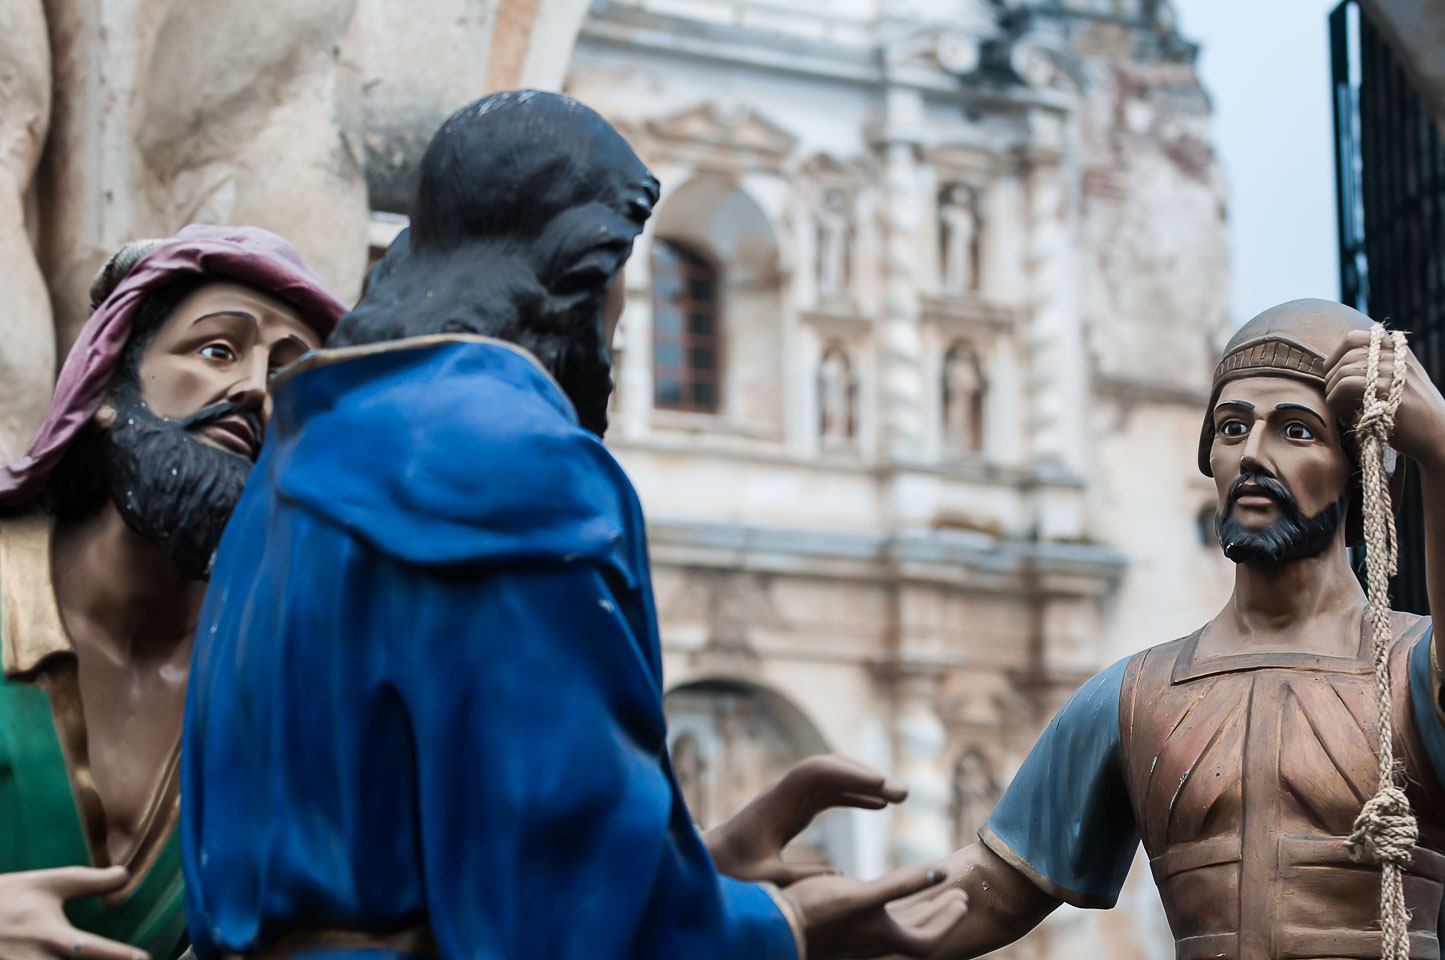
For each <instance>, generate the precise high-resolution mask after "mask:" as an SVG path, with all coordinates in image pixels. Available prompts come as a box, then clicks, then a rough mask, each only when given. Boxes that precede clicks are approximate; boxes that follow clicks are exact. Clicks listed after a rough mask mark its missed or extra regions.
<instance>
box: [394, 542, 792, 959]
mask: <svg viewBox="0 0 1445 960" xmlns="http://www.w3.org/2000/svg"><path fill="white" fill-rule="evenodd" d="M383 579H384V580H385V582H386V583H387V584H388V589H387V590H386V594H387V596H386V597H385V600H384V602H381V603H377V604H376V605H375V607H374V613H373V620H372V622H373V624H377V621H378V619H380V620H382V621H384V622H386V626H384V627H382V629H385V630H388V631H389V632H390V635H391V636H392V637H394V638H395V640H394V643H393V645H392V650H393V653H392V656H393V657H394V658H395V671H396V672H395V674H394V675H395V676H396V682H397V686H398V689H399V693H400V695H401V697H402V699H403V701H404V702H405V703H406V706H407V712H408V714H409V716H410V717H411V722H412V724H413V725H414V728H415V742H416V744H417V751H418V764H417V766H418V769H417V798H416V800H417V805H418V819H419V821H420V824H421V830H422V833H423V836H422V838H421V840H422V842H421V846H422V851H423V856H424V867H423V870H424V882H425V888H426V897H427V909H428V913H429V916H430V920H431V925H432V930H433V933H434V935H435V936H436V939H437V943H438V946H439V947H440V954H441V955H442V956H450V957H462V956H467V957H505V958H509V960H521V958H538V960H541V958H548V960H583V958H586V960H627V958H639V960H654V958H655V960H672V958H679V957H687V958H690V960H744V958H747V960H773V958H777V960H795V957H796V955H797V947H796V945H795V939H794V933H793V928H792V927H791V926H790V924H789V921H788V919H787V918H786V917H785V916H784V915H783V914H782V912H781V911H780V910H779V908H778V906H777V905H776V904H775V902H774V901H773V900H772V898H771V895H770V894H769V892H768V891H767V890H765V889H764V888H763V887H760V886H758V885H756V884H744V883H738V882H735V881H732V880H728V879H725V878H722V877H720V876H719V875H718V873H717V871H716V870H715V868H714V866H713V864H712V861H711V858H710V857H709V856H708V854H707V851H706V848H705V847H704V846H703V844H702V840H701V838H700V837H699V836H698V834H697V831H696V829H695V828H694V827H693V825H692V822H691V819H690V817H689V816H688V813H687V810H686V807H685V806H684V804H683V800H682V797H681V792H680V790H679V788H678V785H677V783H676V781H675V779H674V777H673V775H672V772H671V768H670V765H669V763H668V760H667V750H666V728H665V721H664V717H663V710H662V691H661V689H660V686H659V684H658V680H657V678H656V675H655V673H654V671H653V669H652V668H651V667H650V666H649V664H648V662H647V658H646V657H645V655H644V652H643V650H642V649H641V647H640V646H639V642H638V638H636V637H634V636H633V630H632V627H631V626H630V624H629V621H628V620H627V618H626V617H625V615H624V614H623V612H622V610H620V609H619V604H618V598H617V597H616V596H615V595H614V594H613V593H612V591H611V589H610V587H609V583H608V581H607V580H606V579H605V578H604V577H603V576H602V575H601V573H600V572H599V571H598V568H596V567H593V566H592V565H590V564H587V563H578V564H573V565H571V566H567V567H545V568H535V569H533V570H530V571H528V570H525V569H521V570H517V571H514V572H509V573H493V574H486V573H484V572H479V573H478V574H476V575H475V576H469V575H466V574H461V573H456V572H453V573H452V574H451V575H448V576H439V575H436V574H434V573H427V572H426V571H422V570H418V569H417V568H414V567H407V566H400V565H398V566H395V567H391V568H390V569H388V570H387V572H386V573H385V575H384V577H383Z"/></svg>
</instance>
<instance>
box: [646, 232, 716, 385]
mask: <svg viewBox="0 0 1445 960" xmlns="http://www.w3.org/2000/svg"><path fill="white" fill-rule="evenodd" d="M719 320H720V317H719V311H718V271H717V268H715V267H714V266H713V265H712V263H711V262H710V261H709V260H707V259H706V258H705V257H703V256H702V255H701V254H699V253H697V252H696V251H695V250H692V249H689V248H688V247H687V246H685V245H684V244H681V243H677V242H676V241H672V240H654V241H653V244H652V381H653V401H654V403H656V405H657V406H659V407H662V408H665V409H668V410H691V411H696V412H699V413H716V412H717V409H718V388H719V385H720V383H721V375H722V338H721V331H720V330H719V329H718V327H719Z"/></svg>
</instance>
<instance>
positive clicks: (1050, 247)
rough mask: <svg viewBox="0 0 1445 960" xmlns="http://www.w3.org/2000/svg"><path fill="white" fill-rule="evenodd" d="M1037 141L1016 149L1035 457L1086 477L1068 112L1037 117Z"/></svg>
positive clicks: (1080, 321) (1085, 363)
mask: <svg viewBox="0 0 1445 960" xmlns="http://www.w3.org/2000/svg"><path fill="white" fill-rule="evenodd" d="M1033 119H1034V121H1035V122H1034V123H1033V124H1032V126H1033V127H1034V134H1033V138H1032V142H1031V143H1030V145H1029V146H1028V147H1026V148H1024V149H1023V150H1022V151H1020V153H1019V161H1020V172H1021V175H1022V177H1023V180H1024V185H1025V193H1026V197H1027V210H1028V247H1027V249H1028V312H1029V317H1028V336H1027V347H1028V360H1029V371H1030V376H1029V394H1030V398H1031V402H1032V412H1031V416H1030V421H1029V426H1030V430H1029V434H1030V441H1031V445H1032V448H1033V449H1032V455H1033V459H1034V460H1035V461H1036V462H1038V463H1040V465H1041V466H1045V467H1052V468H1054V469H1055V470H1059V471H1062V472H1064V473H1066V474H1068V475H1071V476H1075V477H1078V476H1082V475H1083V474H1084V470H1085V463H1084V443H1083V441H1084V436H1085V421H1084V397H1085V374H1086V371H1087V367H1088V358H1087V357H1086V356H1085V354H1084V336H1083V317H1082V313H1081V310H1082V306H1081V304H1082V291H1081V289H1080V281H1079V264H1078V253H1077V250H1078V230H1077V216H1076V212H1075V209H1074V208H1075V203H1074V196H1073V191H1072V190H1071V189H1070V182H1069V180H1070V171H1069V168H1068V167H1067V165H1066V164H1065V152H1064V150H1063V149H1062V147H1063V144H1062V140H1063V134H1064V117H1063V116H1061V115H1059V114H1055V113H1048V114H1041V115H1039V116H1036V117H1034V118H1033Z"/></svg>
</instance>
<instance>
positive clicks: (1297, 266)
mask: <svg viewBox="0 0 1445 960" xmlns="http://www.w3.org/2000/svg"><path fill="white" fill-rule="evenodd" d="M1336 2H1337V0H1174V4H1175V9H1176V10H1177V11H1178V13H1179V23H1180V27H1181V30H1182V31H1183V33H1184V35H1185V36H1186V37H1188V38H1189V39H1191V40H1194V41H1196V42H1198V43H1200V44H1202V49H1201V51H1200V58H1199V73H1200V77H1201V79H1202V80H1203V82H1204V86H1205V89H1206V90H1208V91H1209V94H1210V96H1211V98H1212V99H1213V101H1214V121H1215V127H1214V130H1215V146H1216V148H1217V149H1218V151H1219V155H1220V157H1221V158H1222V160H1223V163H1224V171H1225V176H1226V178H1227V180H1228V183H1229V223H1230V225H1229V232H1230V258H1231V281H1232V289H1231V291H1230V304H1231V308H1232V313H1233V316H1234V322H1235V324H1236V325H1237V324H1241V323H1243V322H1244V321H1246V320H1248V319H1249V318H1250V317H1252V316H1254V315H1255V314H1256V313H1258V312H1259V311H1260V310H1263V309H1264V308H1265V307H1268V306H1271V305H1273V304H1276V303H1281V302H1283V301H1285V300H1294V299H1296V298H1298V297H1324V298H1327V299H1331V300H1337V299H1339V296H1340V284H1339V264H1338V253H1337V249H1336V246H1335V244H1336V240H1335V172H1334V128H1333V123H1334V121H1333V119H1332V117H1331V112H1330V87H1329V83H1330V60H1329V23H1328V17H1329V13H1330V11H1331V10H1332V9H1333V8H1334V7H1335V5H1336Z"/></svg>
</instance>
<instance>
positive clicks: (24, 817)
mask: <svg viewBox="0 0 1445 960" xmlns="http://www.w3.org/2000/svg"><path fill="white" fill-rule="evenodd" d="M21 525H23V526H21ZM3 526H4V527H5V528H6V529H5V530H3V531H0V539H4V538H5V537H6V535H9V536H10V538H11V539H12V543H13V542H14V541H15V540H19V539H21V538H24V539H27V540H28V539H30V538H31V537H33V536H35V535H36V534H37V533H39V531H36V530H35V529H34V527H33V521H30V520H19V521H7V522H6V523H5V524H4V525H3ZM17 526H21V529H19V530H17V529H16V528H17ZM24 526H29V527H31V529H29V530H27V529H24V528H23V527H24ZM48 534H49V530H48V524H47V525H46V528H45V529H44V531H43V533H40V535H43V536H44V537H45V546H46V549H45V551H44V552H45V555H46V556H47V557H48V553H49V550H48V545H49V536H48ZM32 542H33V541H32ZM27 546H30V544H27ZM27 552H28V551H27ZM7 555H8V556H10V557H11V558H12V560H13V559H14V558H15V557H16V554H15V553H14V552H13V551H7V550H4V549H0V561H3V560H4V559H5V557H6V556H7ZM45 573H46V575H45V576H43V578H39V579H41V580H42V582H43V583H45V584H47V585H48V584H49V580H50V578H49V576H48V570H46V571H45ZM11 575H12V576H13V572H12V573H11ZM6 578H7V571H6V570H5V569H4V566H3V564H0V584H4V583H5V580H6ZM26 579H28V580H30V582H31V583H34V580H35V579H36V578H26ZM13 584H14V582H13V581H12V582H11V585H12V586H13ZM8 592H9V591H6V590H3V589H0V604H3V603H4V602H5V596H6V594H7V593H8ZM11 596H12V597H13V596H14V594H11ZM52 606H53V604H52ZM7 612H10V613H12V614H14V612H15V611H13V610H11V611H6V610H5V609H4V608H3V606H0V662H6V658H5V656H4V653H5V649H4V647H5V644H6V643H7V637H6V636H5V631H6V628H7V626H8V627H10V628H12V629H13V628H14V627H15V625H16V620H15V618H14V617H13V616H11V617H6V616H5V614H6V613H7ZM57 619H58V617H57ZM57 626H58V624H57ZM42 669H44V668H42ZM93 865H94V861H93V860H92V857H91V853H90V845H89V843H88V842H87V838H86V833H85V828H84V826H83V824H82V817H81V813H80V808H79V806H78V804H77V802H76V798H75V794H74V791H73V790H72V787H71V781H70V773H69V770H68V769H67V767H66V762H65V753H64V751H63V749H62V747H61V740H60V735H59V733H58V731H57V728H56V723H55V716H54V714H53V712H52V710H51V705H50V698H49V696H47V694H46V692H45V690H43V689H41V688H40V687H39V686H36V685H35V684H33V683H28V682H26V680H25V679H19V678H15V677H12V676H4V677H3V678H0V871H3V872H10V871H16V870H38V869H42V868H47V867H65V866H93ZM107 900H109V898H107ZM65 912H66V915H67V916H68V917H69V918H70V922H71V923H72V924H74V925H75V926H76V927H78V928H80V929H82V930H86V931H89V932H90V933H94V934H97V935H99V936H102V937H107V938H109V939H112V940H119V941H123V942H125V943H129V944H132V945H134V946H137V947H140V948H141V949H143V950H145V951H147V952H148V953H150V955H151V956H152V957H153V958H155V960H168V958H171V957H175V956H178V955H179V954H180V953H182V952H183V951H184V950H185V947H186V944H187V942H188V940H187V936H186V915H185V903H184V897H183V888H182V879H181V860H180V841H179V837H178V834H177V832H176V829H175V826H174V824H172V825H171V826H170V828H169V829H167V831H166V835H165V837H164V840H163V842H162V843H161V845H160V849H159V850H158V851H157V853H156V856H155V858H154V860H153V861H152V862H151V863H150V865H149V867H148V868H147V869H146V871H145V873H144V875H143V876H142V878H141V881H140V883H139V884H138V885H137V886H136V887H135V889H134V890H132V891H131V892H130V893H129V895H127V896H126V897H125V898H124V899H123V900H122V901H121V902H120V903H117V904H110V905H109V906H107V905H103V904H102V903H101V901H100V899H99V898H95V897H91V898H87V899H83V900H72V901H70V902H68V903H67V904H66V908H65Z"/></svg>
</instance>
